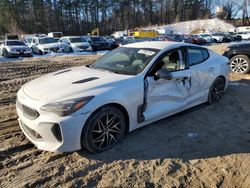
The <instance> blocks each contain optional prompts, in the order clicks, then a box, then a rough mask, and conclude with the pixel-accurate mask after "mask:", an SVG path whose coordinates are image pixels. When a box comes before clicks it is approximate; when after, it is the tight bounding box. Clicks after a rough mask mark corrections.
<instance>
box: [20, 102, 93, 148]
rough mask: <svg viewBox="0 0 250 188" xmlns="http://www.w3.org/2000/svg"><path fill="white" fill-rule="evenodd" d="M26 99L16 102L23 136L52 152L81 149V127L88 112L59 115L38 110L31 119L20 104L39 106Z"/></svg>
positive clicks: (38, 146) (31, 106)
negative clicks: (35, 115) (36, 114)
mask: <svg viewBox="0 0 250 188" xmlns="http://www.w3.org/2000/svg"><path fill="white" fill-rule="evenodd" d="M18 100H19V99H18ZM28 100H29V102H27V98H26V101H25V100H24V101H22V100H19V102H17V108H16V109H17V114H18V117H19V118H18V121H19V125H20V128H21V130H22V131H23V133H24V134H25V136H26V137H27V138H28V139H29V140H30V141H31V142H32V143H33V144H34V145H36V146H37V148H38V149H41V150H45V151H52V152H70V151H76V150H79V149H81V133H82V129H83V126H84V124H85V122H86V120H87V118H88V117H89V115H90V114H88V113H87V114H82V115H71V116H66V117H60V116H57V115H55V114H53V113H44V114H42V112H40V111H39V116H38V117H37V118H35V119H32V118H29V117H28V116H27V115H25V112H24V111H23V110H22V108H21V107H20V105H23V104H25V106H29V107H30V108H32V109H36V110H37V111H38V108H37V107H36V106H39V105H38V103H39V102H38V101H32V100H33V99H28ZM32 104H33V105H32ZM39 108H40V107H39Z"/></svg>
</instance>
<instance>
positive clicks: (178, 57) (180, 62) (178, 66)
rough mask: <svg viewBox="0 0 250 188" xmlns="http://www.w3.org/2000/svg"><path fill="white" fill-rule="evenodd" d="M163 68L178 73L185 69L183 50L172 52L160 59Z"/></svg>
mask: <svg viewBox="0 0 250 188" xmlns="http://www.w3.org/2000/svg"><path fill="white" fill-rule="evenodd" d="M160 63H161V64H162V68H166V69H167V70H168V71H170V72H172V71H178V70H183V69H185V63H184V59H183V53H182V51H181V50H175V51H172V52H170V53H168V54H166V55H165V56H163V57H162V59H160Z"/></svg>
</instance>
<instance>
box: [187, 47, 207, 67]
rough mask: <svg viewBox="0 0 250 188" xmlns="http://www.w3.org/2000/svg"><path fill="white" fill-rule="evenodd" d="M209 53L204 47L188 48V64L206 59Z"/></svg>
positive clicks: (195, 63)
mask: <svg viewBox="0 0 250 188" xmlns="http://www.w3.org/2000/svg"><path fill="white" fill-rule="evenodd" d="M208 57H209V54H208V51H207V50H206V49H199V48H188V62H189V66H192V65H197V64H199V63H202V62H203V61H205V60H206V59H208Z"/></svg>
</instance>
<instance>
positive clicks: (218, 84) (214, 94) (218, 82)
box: [207, 77, 225, 104]
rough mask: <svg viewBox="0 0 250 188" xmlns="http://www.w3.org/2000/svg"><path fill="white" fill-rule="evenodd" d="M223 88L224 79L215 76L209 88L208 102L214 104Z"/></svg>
mask: <svg viewBox="0 0 250 188" xmlns="http://www.w3.org/2000/svg"><path fill="white" fill-rule="evenodd" d="M224 90H225V80H224V79H223V78H221V77H218V78H216V79H215V81H214V82H213V84H212V85H211V87H210V89H209V94H208V101H207V102H208V103H209V104H214V103H216V102H218V101H219V100H220V98H221V96H222V95H223V93H224Z"/></svg>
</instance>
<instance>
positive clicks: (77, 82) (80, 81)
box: [72, 77, 99, 84]
mask: <svg viewBox="0 0 250 188" xmlns="http://www.w3.org/2000/svg"><path fill="white" fill-rule="evenodd" d="M96 79H99V78H98V77H90V78H86V79H83V80H78V81H76V82H73V83H72V84H82V83H85V82H90V81H92V80H96Z"/></svg>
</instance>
